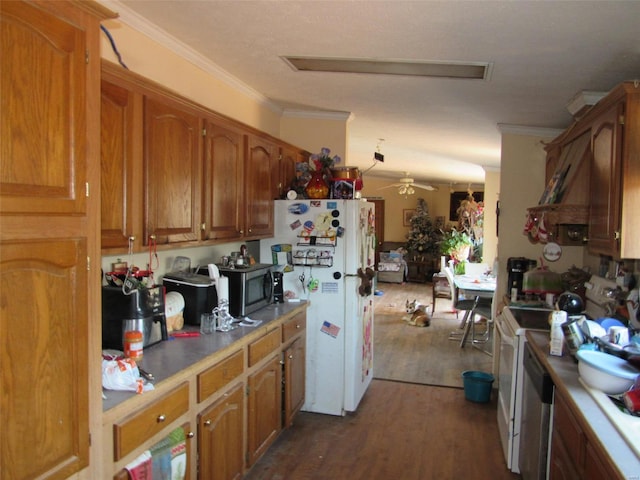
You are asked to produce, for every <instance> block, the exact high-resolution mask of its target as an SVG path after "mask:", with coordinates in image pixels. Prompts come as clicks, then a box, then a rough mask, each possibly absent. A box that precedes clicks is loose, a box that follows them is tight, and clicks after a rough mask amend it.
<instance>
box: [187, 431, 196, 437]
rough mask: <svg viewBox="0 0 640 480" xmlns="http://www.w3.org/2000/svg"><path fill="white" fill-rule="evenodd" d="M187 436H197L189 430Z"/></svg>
mask: <svg viewBox="0 0 640 480" xmlns="http://www.w3.org/2000/svg"><path fill="white" fill-rule="evenodd" d="M186 436H187V438H193V437H195V433H193V432H189V433H187V435H186Z"/></svg>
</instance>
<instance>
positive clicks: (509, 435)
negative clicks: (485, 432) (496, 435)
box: [495, 313, 519, 473]
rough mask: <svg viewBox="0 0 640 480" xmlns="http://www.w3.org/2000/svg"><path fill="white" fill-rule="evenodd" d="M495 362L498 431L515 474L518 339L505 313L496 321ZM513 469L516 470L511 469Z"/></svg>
mask: <svg viewBox="0 0 640 480" xmlns="http://www.w3.org/2000/svg"><path fill="white" fill-rule="evenodd" d="M495 335H496V345H497V346H498V348H499V352H500V354H499V360H498V431H499V432H500V442H501V443H502V451H503V453H504V458H505V461H506V462H507V467H508V468H509V470H512V471H514V472H516V473H517V471H518V459H517V458H514V457H517V456H518V447H517V446H516V445H514V437H515V432H514V413H513V411H514V408H513V407H514V405H515V392H516V380H517V361H518V342H519V338H518V336H517V335H515V334H514V333H513V332H511V330H510V328H509V326H508V325H507V324H506V321H505V319H504V313H501V314H500V315H498V316H497V317H496V321H495ZM514 469H515V470H514Z"/></svg>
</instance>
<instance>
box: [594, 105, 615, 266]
mask: <svg viewBox="0 0 640 480" xmlns="http://www.w3.org/2000/svg"><path fill="white" fill-rule="evenodd" d="M623 114H624V103H623V102H619V103H617V104H615V105H614V106H613V107H612V108H611V109H609V110H608V111H607V112H606V113H604V114H603V115H602V116H600V117H599V118H597V119H596V121H595V122H594V124H593V127H592V130H591V131H592V150H593V158H592V163H591V192H592V195H591V206H590V209H589V252H590V253H593V254H602V255H612V256H618V254H619V252H620V200H621V195H622V191H621V177H622V175H621V167H622V125H621V123H620V121H619V119H620V118H621V117H622V115H623Z"/></svg>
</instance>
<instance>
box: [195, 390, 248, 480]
mask: <svg viewBox="0 0 640 480" xmlns="http://www.w3.org/2000/svg"><path fill="white" fill-rule="evenodd" d="M243 427H244V385H243V384H242V383H239V384H237V385H235V386H234V387H232V388H231V389H230V390H229V391H228V392H226V393H225V394H224V395H223V396H222V397H221V398H220V399H219V400H217V401H216V402H214V403H213V404H211V406H209V407H207V408H206V409H205V410H203V412H202V413H201V414H200V416H199V417H198V478H199V479H200V480H229V479H239V478H242V474H243V471H244V468H243V466H244V462H243V455H242V451H243V448H242V445H243V442H242V439H243Z"/></svg>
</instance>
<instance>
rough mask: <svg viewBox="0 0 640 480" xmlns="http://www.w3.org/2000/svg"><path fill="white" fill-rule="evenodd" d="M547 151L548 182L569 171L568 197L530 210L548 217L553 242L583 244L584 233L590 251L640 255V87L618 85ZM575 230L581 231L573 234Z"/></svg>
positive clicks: (619, 256)
mask: <svg viewBox="0 0 640 480" xmlns="http://www.w3.org/2000/svg"><path fill="white" fill-rule="evenodd" d="M583 144H584V145H586V151H585V152H584V153H583V152H582V145H583ZM578 146H579V147H580V148H577V147H578ZM547 152H548V155H547V182H548V185H551V184H553V182H552V179H553V178H554V175H556V174H558V173H564V174H566V175H567V177H566V178H564V182H563V183H564V186H563V189H564V192H563V193H564V196H563V197H562V198H561V200H560V201H558V202H555V203H551V204H548V205H539V206H537V207H532V208H530V209H529V212H530V213H533V214H535V215H538V216H540V215H542V214H545V215H547V218H546V220H547V222H546V226H547V228H548V230H549V232H550V233H553V234H554V235H555V236H554V238H553V239H554V241H558V242H559V243H565V244H567V243H568V244H571V243H581V242H582V238H583V237H584V240H585V241H586V240H588V247H587V248H588V250H589V253H591V254H596V255H598V254H599V255H605V256H610V257H613V258H615V259H620V258H640V242H638V238H640V216H639V215H638V214H637V205H640V85H638V84H637V82H625V83H622V84H620V85H619V86H617V87H616V88H615V89H613V90H612V91H611V92H610V93H609V94H608V95H607V96H606V97H604V98H603V99H602V100H600V101H599V102H598V103H597V104H596V105H594V106H593V107H592V108H591V109H590V110H589V111H588V112H587V113H586V114H585V115H584V116H583V117H582V118H580V119H579V120H578V121H577V122H575V123H574V124H573V125H572V126H571V127H569V128H568V129H567V130H566V132H565V133H563V134H562V135H560V136H559V137H558V138H556V139H555V140H553V141H552V142H551V143H550V144H549V145H548V147H547ZM570 154H572V155H573V157H572V156H571V155H570ZM567 158H569V162H568V163H566V164H565V162H564V161H563V159H567ZM567 169H568V173H567ZM549 219H552V221H551V222H549ZM563 225H565V226H568V227H570V229H569V234H568V236H567V235H564V236H563V235H561V233H562V232H561V229H559V228H558V227H559V226H563ZM582 228H583V230H581V229H582ZM587 228H588V232H587ZM583 231H584V235H583V234H582V232H583ZM571 232H573V233H574V234H576V233H577V235H576V236H574V237H573V238H571Z"/></svg>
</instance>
